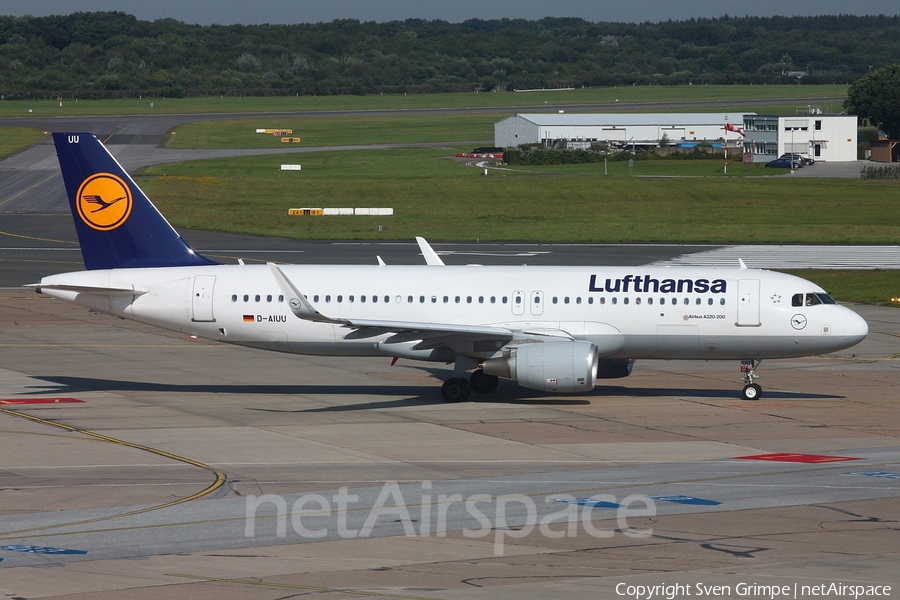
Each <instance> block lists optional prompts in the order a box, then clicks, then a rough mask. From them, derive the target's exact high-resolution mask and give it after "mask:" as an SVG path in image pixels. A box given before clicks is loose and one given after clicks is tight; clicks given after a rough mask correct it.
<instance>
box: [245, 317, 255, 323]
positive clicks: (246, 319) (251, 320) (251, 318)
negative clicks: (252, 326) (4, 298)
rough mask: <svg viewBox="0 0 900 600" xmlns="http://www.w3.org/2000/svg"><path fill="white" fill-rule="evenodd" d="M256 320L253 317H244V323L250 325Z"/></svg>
mask: <svg viewBox="0 0 900 600" xmlns="http://www.w3.org/2000/svg"><path fill="white" fill-rule="evenodd" d="M255 320H256V318H255V317H254V316H253V315H244V323H252V322H253V321H255Z"/></svg>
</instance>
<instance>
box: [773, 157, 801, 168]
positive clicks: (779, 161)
mask: <svg viewBox="0 0 900 600" xmlns="http://www.w3.org/2000/svg"><path fill="white" fill-rule="evenodd" d="M791 163H793V167H792V166H791ZM802 166H803V165H802V164H800V161H799V160H794V161H791V159H789V158H776V159H775V160H770V161H769V162H767V163H766V168H767V169H790V168H794V169H799V168H800V167H802Z"/></svg>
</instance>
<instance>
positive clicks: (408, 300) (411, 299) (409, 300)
mask: <svg viewBox="0 0 900 600" xmlns="http://www.w3.org/2000/svg"><path fill="white" fill-rule="evenodd" d="M406 301H407V302H409V303H410V304H412V301H413V297H412V296H407V297H406ZM398 303H399V300H398Z"/></svg>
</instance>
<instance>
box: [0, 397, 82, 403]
mask: <svg viewBox="0 0 900 600" xmlns="http://www.w3.org/2000/svg"><path fill="white" fill-rule="evenodd" d="M74 402H84V400H79V399H78V398H9V399H6V400H0V404H71V403H74Z"/></svg>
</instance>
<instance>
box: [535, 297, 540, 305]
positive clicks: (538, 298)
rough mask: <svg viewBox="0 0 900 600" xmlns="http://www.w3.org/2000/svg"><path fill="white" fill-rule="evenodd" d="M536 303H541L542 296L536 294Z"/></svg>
mask: <svg viewBox="0 0 900 600" xmlns="http://www.w3.org/2000/svg"><path fill="white" fill-rule="evenodd" d="M534 303H535V304H540V303H541V297H540V296H535V297H534Z"/></svg>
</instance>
